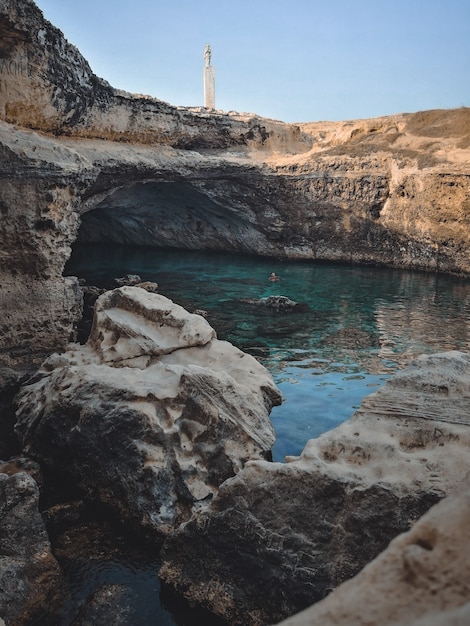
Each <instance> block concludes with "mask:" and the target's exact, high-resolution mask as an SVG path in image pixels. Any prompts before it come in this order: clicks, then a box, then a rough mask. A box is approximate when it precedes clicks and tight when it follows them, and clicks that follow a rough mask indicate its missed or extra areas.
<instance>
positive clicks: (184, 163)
mask: <svg viewBox="0 0 470 626" xmlns="http://www.w3.org/2000/svg"><path fill="white" fill-rule="evenodd" d="M0 178H1V184H0V218H1V219H0V233H1V235H0V241H1V248H0V250H1V252H0V315H1V321H0V429H1V437H0V444H1V449H2V455H3V458H4V461H5V462H4V463H3V464H2V466H1V471H0V504H1V505H2V506H1V507H0V509H1V513H0V519H1V523H2V526H3V528H4V531H5V532H4V538H3V539H2V540H1V541H0V557H1V559H0V561H1V563H2V565H1V567H0V581H1V582H2V584H1V585H0V587H1V591H0V618H2V617H3V618H4V619H5V623H7V624H8V626H20V625H22V624H25V623H28V620H32V619H33V618H36V617H37V616H38V615H43V612H44V611H45V610H47V611H53V608H54V607H55V606H57V603H60V597H59V596H60V590H61V589H62V590H63V587H62V585H63V579H62V573H61V571H60V567H59V565H58V563H57V561H56V559H55V557H54V555H53V552H54V550H53V549H52V548H51V538H50V535H49V534H48V532H49V529H50V528H51V527H54V528H55V527H57V526H58V525H60V524H59V522H60V523H64V520H66V519H67V520H69V521H70V519H75V520H76V519H80V511H82V510H83V508H84V507H86V506H91V507H92V508H93V507H94V506H95V505H96V506H100V507H105V508H106V507H107V508H108V509H109V511H111V513H112V514H113V515H117V516H119V518H120V519H121V521H123V522H125V523H126V524H128V526H129V529H130V531H131V532H134V533H136V535H145V536H146V537H147V538H149V539H150V540H151V541H157V542H161V543H162V545H163V551H162V553H161V556H162V567H161V571H160V576H161V578H162V580H164V581H165V582H166V583H167V584H168V585H169V586H171V587H172V588H173V589H174V590H176V591H177V592H179V593H181V594H182V595H184V596H185V597H186V598H187V599H188V600H189V601H190V602H191V603H192V604H193V605H195V606H201V607H204V608H206V609H208V610H209V611H211V612H212V613H215V614H217V615H219V616H220V617H222V618H223V619H225V620H227V623H229V624H231V626H238V625H239V626H260V625H262V624H267V623H274V622H278V621H281V620H283V619H285V618H288V622H287V623H286V624H292V626H294V624H295V626H302V625H303V624H305V625H306V624H311V625H314V624H321V625H322V626H328V625H331V626H333V625H338V626H339V625H341V626H351V625H353V624H354V625H357V626H359V625H361V626H365V625H366V624H379V623H380V624H384V625H385V624H388V625H390V626H392V625H393V626H398V625H404V624H414V625H415V626H421V625H424V624H426V625H427V626H440V625H443V624H446V626H447V625H450V624H453V625H454V624H455V625H456V626H457V625H460V624H464V623H468V621H469V620H470V608H469V607H470V587H469V583H468V580H469V576H468V574H469V572H468V567H469V566H468V563H470V558H469V557H470V555H469V554H468V551H469V548H468V545H469V542H468V541H465V537H466V532H467V530H466V529H467V528H468V527H469V523H468V522H469V512H468V499H469V493H470V490H469V487H468V483H465V482H464V483H463V484H460V482H461V480H462V479H464V477H465V476H466V474H467V473H468V472H469V470H470V464H469V460H468V445H469V430H468V428H469V424H470V413H469V398H470V363H469V357H468V355H465V354H462V353H457V352H449V353H445V354H443V355H431V356H428V357H422V358H420V359H418V360H417V361H416V362H414V363H412V364H411V365H410V366H409V368H408V369H407V370H405V371H404V372H402V373H400V374H399V375H397V376H396V377H395V378H393V379H392V380H391V381H389V382H388V383H387V384H386V385H385V386H384V388H382V389H381V390H379V391H378V392H377V393H375V394H372V395H371V396H370V397H369V398H368V399H366V400H365V401H364V403H363V404H362V406H361V408H360V409H359V410H358V411H357V412H356V414H355V415H354V416H353V418H351V420H349V421H348V422H346V423H345V424H343V425H342V426H340V427H339V428H337V429H335V430H334V431H332V432H331V433H326V434H325V435H322V436H321V437H320V438H318V439H316V440H311V441H310V442H306V446H305V449H304V451H303V452H302V454H301V455H300V456H299V457H298V458H290V459H287V462H286V463H272V462H270V461H269V456H270V447H271V446H272V442H273V437H274V434H273V432H272V426H271V424H270V422H269V412H270V410H271V408H272V406H273V405H274V404H276V403H279V402H280V401H281V398H280V394H279V392H278V390H277V389H276V388H275V386H274V383H273V382H272V380H271V377H270V375H269V374H268V372H267V371H266V370H265V369H264V368H263V367H261V365H259V364H258V363H257V362H256V361H255V359H254V358H253V357H249V356H248V355H245V354H244V353H242V352H241V351H239V350H237V349H236V348H235V347H233V346H231V345H230V344H226V343H225V342H221V341H218V339H217V338H216V336H215V331H213V329H212V328H211V327H210V325H209V324H208V322H206V320H204V319H203V318H202V317H201V316H199V315H193V314H190V313H188V312H187V311H184V310H183V309H181V307H178V306H177V305H176V304H175V303H172V302H171V301H168V300H167V299H165V298H163V297H162V296H159V295H158V293H156V291H158V288H157V286H156V285H148V284H137V285H133V286H129V285H127V286H123V287H122V288H120V289H116V290H114V291H113V292H108V293H106V294H102V295H101V296H100V299H99V300H98V301H97V304H96V308H95V318H94V322H93V330H92V334H91V336H90V338H89V340H88V342H87V343H86V344H85V345H79V344H78V343H74V341H75V340H76V336H77V335H76V330H77V324H78V322H79V320H80V319H81V317H82V313H83V290H82V288H81V286H80V285H79V282H78V279H77V278H76V277H73V276H64V267H65V264H66V261H67V260H68V258H69V257H70V254H71V250H72V247H73V245H74V243H75V242H77V241H80V242H105V241H106V242H116V243H131V244H135V245H146V246H154V247H162V246H170V247H178V248H181V249H205V250H226V251H232V252H240V253H249V254H255V255H262V256H267V257H277V258H282V259H286V260H288V259H305V260H312V261H338V262H346V263H355V264H373V265H384V266H389V267H394V268H404V269H405V268H412V269H419V270H423V271H428V272H441V273H447V274H456V275H460V276H464V277H469V276H470V109H468V108H465V107H462V108H459V109H455V110H429V111H422V112H416V113H401V114H397V115H392V116H386V117H381V118H376V119H364V120H348V121H342V122H328V121H318V122H306V123H299V124H287V123H283V122H281V121H277V120H271V119H265V118H262V117H259V116H257V115H255V114H242V113H236V112H230V113H225V112H222V111H208V110H206V109H204V108H194V107H192V108H191V107H188V108H186V107H175V106H172V105H170V104H168V103H166V102H163V101H161V100H158V99H155V98H150V97H147V96H140V95H135V94H129V93H126V92H122V91H119V90H116V89H114V88H113V87H112V86H111V85H109V84H108V83H107V82H106V81H105V80H103V79H101V78H99V77H97V76H96V75H95V74H94V73H93V71H92V69H91V68H90V66H89V65H88V63H87V61H86V60H85V59H84V58H83V57H82V55H81V54H80V52H79V51H78V50H77V49H76V48H75V47H74V46H72V45H70V44H69V43H68V42H67V41H66V39H65V38H64V36H63V34H62V33H61V32H60V31H59V30H58V29H57V28H55V27H54V26H53V25H52V24H50V23H49V22H48V21H47V20H45V19H44V16H43V14H42V12H41V11H40V10H39V9H38V7H37V6H36V5H35V3H34V2H33V0H0ZM130 217H131V218H132V220H130V219H129V218H130ZM242 364H243V365H242ZM31 375H32V378H30V376H31ZM123 441H125V452H124V451H123V450H124V448H123ZM10 457H13V458H10ZM84 468H85V469H86V471H84ZM43 470H47V471H46V474H47V476H49V477H50V476H51V475H54V474H55V475H61V476H62V475H63V476H66V479H67V480H68V481H70V482H69V484H68V486H69V487H70V489H71V490H72V491H73V493H74V494H77V493H78V494H80V495H79V496H77V500H76V501H74V502H60V503H59V504H58V505H57V504H56V503H55V504H54V506H51V507H49V508H47V510H42V509H40V506H41V505H40V504H39V503H40V502H44V501H46V500H45V499H44V497H42V500H40V494H41V490H47V480H44V478H43V476H42V472H43ZM446 496H447V497H446ZM431 507H432V508H431ZM430 509H431V510H430ZM428 511H429V512H428ZM423 515H425V517H422V516H423ZM46 522H47V524H46ZM18 529H19V530H18ZM402 533H405V534H402ZM390 542H391V543H390ZM379 555H380V556H379ZM356 575H357V576H356ZM12 580H13V581H14V582H15V584H13V583H12V582H11V581H12ZM16 582H18V584H16ZM332 590H333V591H332ZM330 592H331V593H330ZM110 593H111V591H110ZM112 593H115V594H117V595H116V596H113V602H114V606H121V605H120V604H119V603H120V602H121V601H122V602H124V599H123V598H122V597H121V596H119V593H118V592H117V591H116V589H113V590H112ZM327 595H328V597H327V598H325V596H327ZM371 597H372V598H373V601H370V598H371ZM323 598H325V599H323ZM313 603H315V604H314V605H313V607H312V608H310V609H308V608H307V607H308V606H309V605H310V604H313ZM105 604H106V603H105V602H104V601H103V602H102V603H101V604H100V599H99V598H98V597H97V598H95V599H94V600H93V603H91V604H90V605H89V606H88V607H87V615H88V616H90V615H91V616H92V618H90V619H91V622H89V623H92V622H93V619H95V618H96V616H97V615H101V616H102V615H103V611H105V608H106V607H105ZM106 606H107V607H108V608H107V609H106V610H108V611H111V610H112V607H111V608H110V605H109V602H108V604H107V605H106ZM302 609H307V611H306V612H305V613H301V614H300V615H298V616H296V617H291V616H292V615H293V614H294V613H296V612H297V611H300V610H302ZM116 610H117V609H116ZM93 616H94V617H93ZM107 616H108V618H109V620H111V621H112V620H113V619H114V618H115V616H114V615H113V614H112V613H107ZM0 621H1V620H0ZM30 623H32V622H30ZM81 623H82V622H81ZM83 623H85V621H84V622H83ZM95 623H96V622H95ZM77 624H78V622H77Z"/></svg>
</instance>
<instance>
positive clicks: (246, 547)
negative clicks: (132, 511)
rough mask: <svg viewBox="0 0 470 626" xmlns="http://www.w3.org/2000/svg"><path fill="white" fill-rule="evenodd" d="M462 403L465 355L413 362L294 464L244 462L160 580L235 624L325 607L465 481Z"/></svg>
mask: <svg viewBox="0 0 470 626" xmlns="http://www.w3.org/2000/svg"><path fill="white" fill-rule="evenodd" d="M469 397H470V358H469V357H468V355H464V354H462V353H458V352H450V353H444V354H441V355H435V356H430V357H420V358H418V359H417V360H416V361H415V362H414V363H413V364H412V365H410V366H409V367H408V368H407V369H406V370H404V371H403V373H401V374H399V375H398V376H397V377H396V378H394V379H392V381H391V382H388V383H387V384H386V385H384V387H383V388H382V389H380V390H379V391H377V392H376V393H375V394H372V395H371V396H369V397H368V398H367V399H366V400H365V401H364V402H363V404H362V406H361V409H360V410H359V411H358V412H357V413H356V414H355V415H354V416H353V417H352V418H351V419H349V420H348V421H347V422H345V423H344V424H342V425H341V426H339V427H338V428H336V429H335V430H333V431H330V432H328V433H325V434H324V435H322V436H320V437H319V438H318V439H312V440H310V441H309V442H308V443H307V445H306V447H305V449H304V450H303V452H302V454H301V456H300V457H298V458H290V459H287V460H288V461H290V462H289V463H287V464H281V463H266V462H262V461H252V462H249V463H247V464H246V465H245V467H244V469H243V470H242V471H241V472H240V473H239V474H237V476H235V477H234V478H232V479H229V480H227V481H226V482H225V483H224V484H223V485H222V486H221V488H220V490H219V493H218V496H217V497H216V498H215V499H214V500H213V501H212V503H211V505H210V507H209V508H208V509H206V510H205V511H203V512H201V513H200V514H197V515H195V516H194V517H193V518H192V519H191V520H190V521H189V522H188V523H186V524H184V525H183V526H182V527H181V528H180V529H179V530H177V531H176V532H175V533H173V534H172V535H171V536H170V537H169V538H167V540H166V542H165V545H164V552H163V554H164V557H163V565H162V569H161V571H160V575H161V576H162V578H163V580H165V581H166V582H167V583H169V584H170V585H172V586H174V587H175V588H176V589H177V590H179V591H180V592H182V593H184V594H185V595H186V596H187V597H188V599H189V600H190V601H191V602H193V603H199V604H202V605H203V606H205V607H207V608H209V609H210V610H212V611H213V612H215V613H217V614H218V615H221V616H223V617H224V618H225V619H227V620H228V621H229V623H231V624H233V625H240V626H242V625H243V626H248V625H261V624H266V623H275V622H277V621H279V620H280V619H283V618H285V617H286V616H288V615H290V614H293V613H295V612H297V611H299V610H301V609H303V608H305V607H307V606H309V605H310V604H312V603H314V602H316V601H318V600H321V599H322V598H323V597H324V596H325V595H327V594H328V593H329V592H330V591H331V590H332V589H334V588H335V587H337V586H338V585H339V584H340V583H342V582H343V581H345V580H347V579H349V578H351V577H352V576H354V575H355V574H356V573H357V572H358V571H359V570H360V569H361V568H362V567H364V565H366V564H367V563H368V562H369V561H371V560H372V559H373V558H375V557H376V556H377V555H378V554H379V553H380V552H381V551H382V550H384V549H385V548H386V547H387V545H388V543H389V541H390V540H391V539H392V538H394V537H395V536H396V535H398V534H399V533H401V532H404V531H406V530H408V529H409V528H410V526H412V524H413V523H414V522H415V521H416V520H417V519H418V518H419V517H420V516H421V515H422V514H423V513H424V512H425V511H427V510H428V509H429V508H430V506H431V505H433V504H435V503H436V502H437V501H438V500H439V499H441V498H442V497H443V496H445V495H446V494H447V493H449V492H450V491H452V490H453V489H454V488H455V486H456V485H457V484H458V483H459V482H460V481H461V479H462V476H465V474H466V473H468V471H469V470H470V460H469V457H468V446H469V444H470V426H469V424H470V402H469ZM436 406H439V407H440V415H441V416H442V418H443V419H442V420H441V419H440V416H439V415H437V414H436V411H435V410H434V409H435V407H436ZM428 410H429V412H428ZM443 420H445V421H443Z"/></svg>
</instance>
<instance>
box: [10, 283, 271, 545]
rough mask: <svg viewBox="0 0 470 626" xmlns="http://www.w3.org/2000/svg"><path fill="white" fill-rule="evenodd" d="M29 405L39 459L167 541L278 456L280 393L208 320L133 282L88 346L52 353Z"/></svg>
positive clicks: (96, 325)
mask: <svg viewBox="0 0 470 626" xmlns="http://www.w3.org/2000/svg"><path fill="white" fill-rule="evenodd" d="M18 402H19V411H18V414H17V417H18V420H17V426H16V430H17V432H18V434H19V436H20V438H21V440H22V443H23V446H24V447H25V449H26V450H28V451H29V454H30V455H31V456H32V457H33V458H35V459H37V460H39V461H40V462H41V463H43V464H44V465H45V466H46V467H48V468H50V469H53V470H54V471H57V472H65V473H66V475H68V476H70V477H72V479H73V481H74V482H76V483H77V484H78V485H79V486H80V487H81V489H82V490H83V492H84V496H85V498H86V499H88V500H91V501H97V502H101V503H102V504H104V505H106V506H108V507H110V509H112V510H113V511H114V512H116V513H118V514H119V515H120V516H121V518H123V519H125V520H127V521H128V522H129V523H130V524H132V525H134V526H136V527H138V528H139V530H140V531H144V532H148V533H149V534H153V535H155V534H161V533H163V534H164V533H167V532H169V531H170V530H171V529H172V528H173V527H174V526H175V525H177V524H179V523H181V522H182V521H184V520H185V519H188V517H189V516H190V515H191V512H192V511H193V510H195V509H197V508H200V507H204V506H206V505H207V502H208V501H209V500H210V498H212V497H213V496H214V494H216V493H217V491H218V487H219V484H220V483H221V482H223V481H224V480H225V479H226V478H228V477H230V476H233V475H234V474H236V473H237V472H238V471H239V470H240V469H242V467H243V465H244V463H245V462H246V461H248V460H249V459H260V458H266V457H269V456H270V454H271V452H270V451H271V447H272V445H273V443H274V431H273V428H272V425H271V423H270V421H269V412H270V410H271V407H272V405H273V404H278V403H279V402H280V394H279V392H278V391H277V389H276V387H275V386H274V383H273V381H272V378H271V376H270V375H269V373H268V372H267V370H266V369H265V368H264V367H262V366H261V365H260V364H259V363H258V362H257V361H256V360H255V359H254V358H253V357H251V356H249V355H247V354H244V353H243V352H241V351H240V350H238V349H237V348H235V347H234V346H232V345H231V344H229V343H227V342H224V341H219V340H218V339H217V338H216V337H215V332H214V330H213V329H212V328H211V327H210V325H209V324H208V322H207V321H206V320H205V319H204V318H202V317H200V316H198V315H193V314H190V313H188V312H186V311H184V309H182V308H181V307H180V306H178V305H176V304H174V303H173V302H171V300H168V299H167V298H165V297H163V296H160V295H158V294H152V293H149V292H147V291H145V290H144V289H141V288H139V287H121V288H119V289H116V290H114V291H111V292H106V293H104V294H103V295H101V296H100V297H99V298H98V300H97V302H96V305H95V319H94V322H93V329H92V332H91V335H90V339H89V341H88V344H87V345H85V346H79V345H77V344H72V345H71V346H69V349H68V350H67V351H66V352H65V353H64V354H62V355H53V356H51V357H50V358H49V359H48V360H47V361H45V363H44V364H43V366H42V368H41V369H40V370H39V372H38V373H37V374H36V375H35V377H34V378H33V379H32V380H31V381H30V383H29V384H28V385H26V386H25V387H24V388H23V389H22V391H21V392H20V394H19V396H18Z"/></svg>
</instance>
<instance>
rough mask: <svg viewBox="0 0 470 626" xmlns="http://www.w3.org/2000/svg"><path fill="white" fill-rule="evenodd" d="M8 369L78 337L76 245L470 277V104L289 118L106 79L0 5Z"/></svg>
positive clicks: (14, 2)
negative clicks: (196, 104)
mask: <svg viewBox="0 0 470 626" xmlns="http://www.w3.org/2000/svg"><path fill="white" fill-rule="evenodd" d="M0 35H1V37H0V177H1V179H2V183H1V185H0V210H1V215H2V220H1V222H0V224H1V225H0V237H1V242H2V256H1V258H0V278H1V280H0V296H1V297H0V314H1V319H2V324H1V325H0V365H8V366H15V365H16V364H18V363H21V364H24V363H27V362H30V361H32V362H33V363H40V362H41V361H42V360H43V359H44V358H45V357H46V356H47V355H48V354H50V353H51V352H52V351H54V350H61V349H63V347H64V346H65V345H66V344H67V342H69V341H70V340H71V338H73V336H74V332H75V324H76V322H77V320H78V319H79V317H80V308H81V299H80V292H79V291H78V289H77V285H76V281H74V280H73V279H69V278H64V277H63V270H64V265H65V262H66V260H67V258H68V256H69V254H70V249H71V246H72V245H73V243H74V242H75V241H76V240H77V239H79V240H81V241H111V242H113V241H114V242H124V243H133V244H140V245H150V246H173V247H180V248H192V249H198V248H203V249H213V250H231V251H236V252H246V253H251V254H258V255H269V256H276V257H280V258H302V259H312V260H325V259H326V260H333V261H347V262H354V263H374V264H385V265H389V266H394V267H412V268H419V269H425V270H432V271H435V270H439V271H443V272H453V273H458V274H465V275H469V274H470V252H469V251H470V245H469V243H470V241H469V229H468V220H469V211H470V175H469V173H468V163H469V162H470V110H469V109H466V108H461V109H457V110H453V111H427V112H422V113H414V114H397V115H394V116H389V117H383V118H377V119H374V120H357V121H345V122H335V123H333V122H315V123H305V124H295V125H294V124H284V123H282V122H279V121H275V120H269V119H263V118H260V117H258V116H256V115H252V114H238V113H227V114H225V113H221V112H210V113H209V112H207V111H205V110H204V109H202V108H201V109H198V108H185V107H174V106H171V105H169V104H167V103H164V102H162V101H160V100H157V99H156V98H151V97H148V96H137V95H132V94H128V93H123V92H120V91H117V90H115V89H113V88H112V87H111V86H110V85H108V84H107V83H106V81H104V80H102V79H100V78H98V77H96V76H95V75H94V74H93V72H92V70H91V68H90V67H89V65H88V63H87V62H86V61H85V60H84V59H83V57H82V56H81V55H80V53H79V51H78V50H77V49H76V48H74V47H73V46H71V45H70V44H69V43H68V42H67V41H66V40H65V38H64V37H63V35H62V33H61V32H60V31H59V30H57V29H56V28H54V27H53V26H52V25H51V24H50V23H49V22H47V20H45V19H44V17H43V15H42V13H41V11H40V10H39V9H38V8H37V7H36V5H35V4H34V2H33V1H32V0H2V2H0Z"/></svg>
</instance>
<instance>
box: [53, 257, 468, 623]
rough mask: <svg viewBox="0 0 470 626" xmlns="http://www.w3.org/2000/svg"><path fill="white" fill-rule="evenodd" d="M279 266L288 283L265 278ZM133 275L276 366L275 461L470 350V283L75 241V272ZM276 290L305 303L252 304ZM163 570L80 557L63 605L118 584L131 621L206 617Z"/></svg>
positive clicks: (94, 276) (143, 561) (77, 604)
mask: <svg viewBox="0 0 470 626" xmlns="http://www.w3.org/2000/svg"><path fill="white" fill-rule="evenodd" d="M272 271H274V272H276V274H278V275H279V276H280V280H279V282H276V283H272V282H270V281H269V280H268V277H269V275H270V273H271V272H272ZM129 273H132V274H139V276H140V277H141V278H142V279H143V280H151V281H155V282H157V283H158V284H159V292H160V293H161V294H163V295H165V296H167V297H169V298H171V299H172V300H174V301H175V302H177V303H178V304H181V305H183V306H184V307H186V308H187V309H188V310H190V311H193V310H194V309H204V310H206V311H207V313H208V321H209V322H210V324H211V325H212V326H213V327H214V328H215V329H216V331H217V334H218V337H219V338H220V339H226V340H228V341H231V342H232V343H233V344H235V345H236V346H238V347H239V348H241V349H242V350H245V351H247V352H249V353H251V354H253V355H255V356H256V358H258V359H259V360H260V361H261V362H262V363H263V364H264V365H265V366H266V367H267V368H268V369H269V371H270V372H271V374H272V376H273V378H274V380H275V382H276V383H277V385H278V387H279V388H280V390H281V391H282V394H283V398H284V401H283V404H282V406H280V407H275V408H274V409H273V411H272V413H271V419H272V421H273V424H274V427H275V430H276V436H277V441H276V444H275V447H274V450H273V454H274V459H275V460H282V459H283V458H284V456H285V455H297V454H299V453H300V452H301V450H302V448H303V447H304V445H305V443H306V442H307V440H308V439H310V438H311V437H315V436H317V435H319V434H320V433H322V432H325V431H326V430H329V429H331V428H334V427H335V426H336V425H338V424H339V423H341V422H343V421H344V420H346V419H347V418H348V417H349V416H350V415H351V414H352V413H353V412H354V410H355V409H356V408H357V407H358V406H359V405H360V403H361V400H362V399H363V398H364V397H365V396H366V395H368V394H370V393H371V392H373V391H374V390H376V389H377V388H378V387H379V386H380V385H382V384H383V383H384V381H385V380H387V378H388V377H389V376H390V375H391V374H393V372H395V371H396V370H397V369H398V368H400V367H402V366H404V365H406V363H408V362H409V361H410V360H411V359H412V358H413V357H415V356H417V355H418V354H421V353H431V352H435V351H443V350H454V349H457V350H469V348H470V281H469V280H465V279H458V278H455V277H450V276H441V275H437V274H425V273H419V272H407V271H398V270H390V269H379V268H369V267H350V266H344V265H332V264H316V263H313V262H293V261H290V262H282V261H278V260H272V259H260V258H253V257H247V256H237V255H228V254H227V255H225V254H219V253H204V252H192V251H176V250H153V249H146V248H130V247H123V246H117V245H112V246H108V245H80V246H76V247H75V249H74V251H73V255H72V258H71V260H70V262H69V264H68V266H67V268H66V274H71V275H76V276H79V277H82V278H85V279H86V281H87V282H88V283H89V284H94V285H100V286H106V287H110V286H113V279H114V278H116V277H118V276H123V275H125V274H129ZM269 295H283V296H287V297H288V298H290V299H292V300H294V301H296V302H299V303H303V304H305V305H307V306H306V307H303V308H304V309H305V310H302V311H300V312H292V311H291V312H288V313H287V312H285V313H279V312H273V311H267V310H265V309H263V308H259V307H256V306H253V305H251V304H247V303H246V302H245V301H246V300H247V299H248V300H249V299H259V298H263V297H265V296H269ZM72 543H73V542H72ZM74 545H75V544H74ZM111 552H112V551H108V552H107V553H108V554H110V555H111ZM67 558H69V559H70V555H69V557H66V558H65V560H64V564H65V565H67ZM157 569H158V562H156V561H155V560H153V559H149V558H137V559H134V558H133V557H130V556H129V555H127V556H126V555H125V554H124V555H123V554H121V555H117V556H116V555H114V556H112V555H111V556H109V558H107V557H106V558H101V559H99V558H98V559H97V558H91V559H87V560H86V562H84V563H81V561H80V558H78V557H77V556H75V557H72V558H71V560H70V566H69V567H68V569H67V567H66V571H67V572H68V574H67V576H68V579H69V584H70V589H71V594H72V595H71V601H70V602H69V603H68V605H67V607H66V613H67V615H72V614H74V615H77V614H79V613H80V611H83V608H81V607H83V606H84V603H86V602H87V601H88V602H89V601H90V598H93V596H94V594H97V593H99V590H100V588H103V585H104V586H105V587H104V588H109V586H111V588H115V586H116V585H117V586H118V591H119V590H120V592H122V593H128V594H129V597H130V601H129V602H130V604H126V606H128V607H130V608H128V609H126V610H129V611H130V614H129V617H128V618H127V617H126V616H125V615H123V614H122V615H121V617H122V621H120V622H119V623H122V624H128V625H131V624H135V623H139V624H141V625H143V626H145V625H147V624H148V625H149V626H150V625H151V624H162V625H163V624H164V625H165V626H166V625H168V626H172V625H178V626H183V625H186V624H193V623H194V624H195V623H197V621H196V622H195V621H194V619H196V620H197V619H198V618H196V617H195V616H194V614H191V612H189V613H188V612H184V611H183V612H182V613H180V614H177V613H175V612H174V610H169V609H168V607H167V606H166V605H165V602H164V601H163V600H162V597H161V592H160V587H159V581H158V578H157V575H156V572H157ZM174 606H178V602H176V604H174ZM69 623H72V622H69ZM74 623H75V622H74ZM76 623H82V622H80V621H78V622H76ZM201 623H204V620H203V621H202V622H201Z"/></svg>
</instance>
